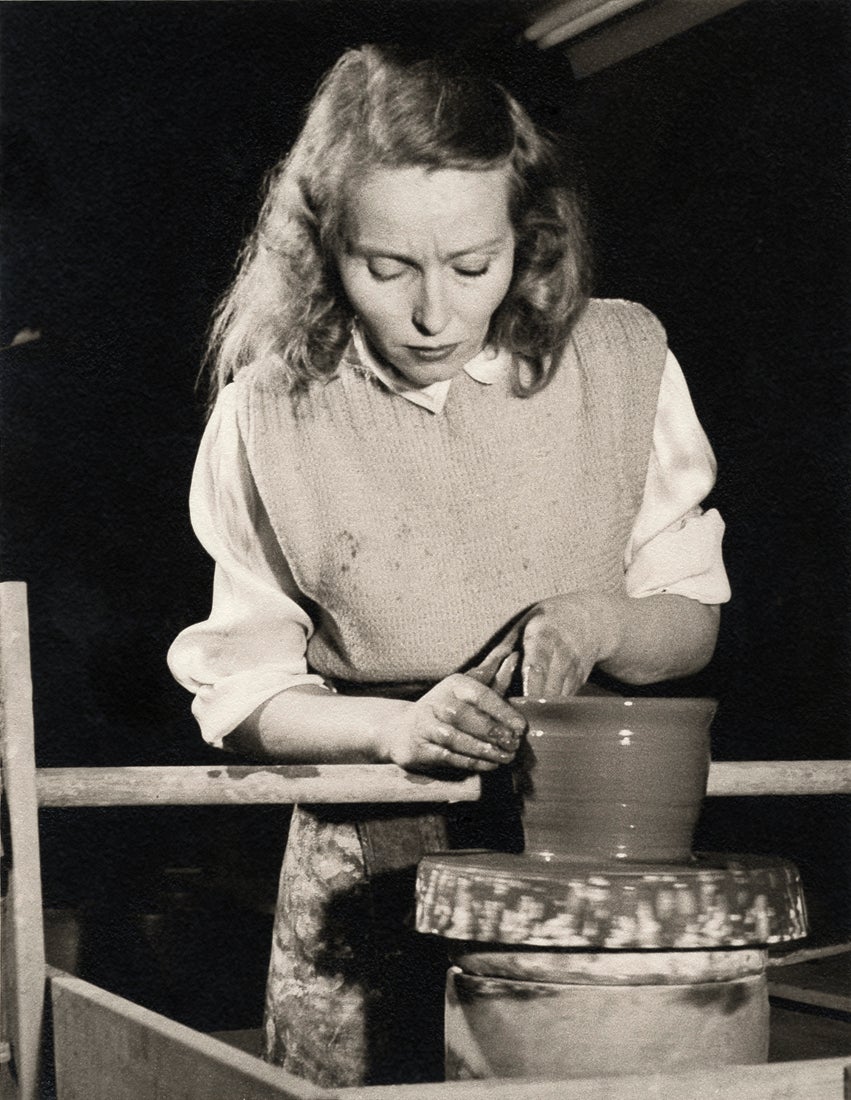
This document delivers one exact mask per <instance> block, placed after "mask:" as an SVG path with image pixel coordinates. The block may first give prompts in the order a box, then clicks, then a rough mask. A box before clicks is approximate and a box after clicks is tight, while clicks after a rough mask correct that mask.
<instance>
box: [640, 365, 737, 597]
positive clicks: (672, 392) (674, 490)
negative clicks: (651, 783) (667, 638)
mask: <svg viewBox="0 0 851 1100" xmlns="http://www.w3.org/2000/svg"><path fill="white" fill-rule="evenodd" d="M715 473H716V464H715V456H714V454H713V453H712V448H711V446H710V445H709V440H708V439H707V438H706V434H705V433H704V431H703V428H702V427H701V425H700V422H699V421H698V419H697V414H696V413H695V411H694V405H693V404H692V400H691V396H690V394H689V392H688V386H687V385H686V381H685V378H684V377H683V372H682V370H681V368H680V365H679V363H678V362H677V360H676V359H675V358H674V356H673V354H671V353H670V352H669V353H668V358H667V361H666V363H665V369H664V372H663V375H662V383H661V386H660V389H659V401H658V406H657V410H656V420H655V424H654V429H653V447H652V451H651V455H650V463H649V465H648V469H647V479H646V482H645V486H644V496H643V499H642V504H641V508H640V510H639V513H638V516H637V517H636V520H635V524H634V525H633V529H632V532H631V535H630V538H629V541H628V543H627V546H626V551H625V554H624V565H625V568H626V591H627V593H628V595H630V596H636V597H641V596H652V595H657V594H660V593H672V594H674V595H679V596H687V597H689V598H690V599H693V600H698V601H699V602H700V603H707V604H718V603H726V601H727V600H729V599H730V585H729V581H728V579H727V572H726V570H725V568H724V559H723V556H722V548H721V544H722V539H723V536H724V521H723V520H722V518H721V516H720V514H719V513H718V511H717V509H715V508H711V509H709V510H708V511H705V512H704V511H703V509H702V507H701V503H702V501H703V500H704V499H705V498H706V496H707V495H708V493H709V491H710V490H711V489H712V487H713V485H714V484H715Z"/></svg>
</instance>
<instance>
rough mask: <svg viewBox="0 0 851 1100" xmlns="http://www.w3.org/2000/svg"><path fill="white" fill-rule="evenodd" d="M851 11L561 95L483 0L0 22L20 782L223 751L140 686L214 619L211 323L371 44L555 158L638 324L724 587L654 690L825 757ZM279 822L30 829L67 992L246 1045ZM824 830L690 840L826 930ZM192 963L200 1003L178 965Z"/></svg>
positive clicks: (781, 829) (839, 528) (832, 662)
mask: <svg viewBox="0 0 851 1100" xmlns="http://www.w3.org/2000/svg"><path fill="white" fill-rule="evenodd" d="M847 10H848V9H847V7H846V5H845V4H844V3H842V2H840V0H792V2H787V0H783V2H780V0H751V2H750V3H748V4H745V5H744V6H742V7H740V8H737V9H734V10H732V11H730V12H728V13H726V14H725V15H722V16H720V17H718V18H716V19H714V20H712V21H710V22H709V23H707V24H705V25H703V26H701V27H698V28H695V29H694V30H692V31H690V32H687V33H686V34H684V35H681V36H680V37H678V38H676V39H674V40H671V41H669V42H666V43H664V44H662V45H660V46H658V47H656V48H655V49H653V50H650V51H647V52H646V53H644V54H642V55H640V56H638V57H635V58H632V59H629V60H627V61H625V62H622V63H621V64H619V65H617V66H615V67H614V68H612V69H610V70H608V71H606V72H603V73H600V74H597V75H595V76H593V77H591V78H589V79H587V80H584V81H581V82H575V81H574V79H573V76H572V74H571V70H570V68H569V65H568V62H567V60H566V58H565V56H564V54H563V52H562V51H561V50H560V49H559V48H556V49H554V50H551V51H549V52H547V53H541V52H540V51H538V50H537V49H536V48H535V47H532V46H530V45H527V44H521V43H520V42H519V41H518V40H517V36H518V31H519V29H520V26H521V23H520V22H519V19H518V17H517V14H516V12H515V9H514V8H512V7H511V6H503V5H501V4H498V3H488V4H486V3H473V2H468V3H463V2H452V0H444V2H441V3H424V2H417V0H407V2H406V0H397V2H395V3H391V2H389V0H385V2H383V3H381V2H370V3H366V2H347V3H346V2H337V3H326V2H322V0H311V2H309V3H303V2H298V0H293V2H289V3H284V2H279V3H267V2H264V0H254V2H250V3H231V2H217V3H209V2H203V0H200V2H192V3H182V2H177V3H156V4H154V3H120V2H119V3H86V2H83V3H60V4H56V3H51V2H47V3H16V2H8V0H7V2H4V3H3V4H2V5H0V30H2V47H0V48H2V67H0V104H2V115H0V122H1V123H2V145H3V154H4V158H3V159H4V172H3V222H2V253H3V257H4V260H3V267H2V301H3V306H2V318H0V344H3V345H8V344H9V343H10V341H11V339H12V338H13V336H14V335H15V333H16V332H17V331H18V330H19V329H21V328H23V327H24V326H30V327H32V328H37V329H39V330H40V331H41V333H42V336H41V339H40V341H38V342H36V343H30V344H27V345H22V346H19V347H15V348H10V349H7V350H4V351H3V352H2V353H0V368H2V374H0V387H2V388H0V410H1V411H2V507H3V543H2V577H3V579H15V580H25V581H27V582H28V584H29V598H30V614H31V630H32V659H33V675H34V691H35V721H36V734H37V755H38V763H39V764H40V765H42V766H58V765H99V764H101V765H103V764H155V763H156V764H179V763H198V762H205V761H208V760H216V761H217V760H219V759H220V757H219V755H218V754H216V753H214V752H213V750H210V749H208V748H206V747H205V746H204V745H203V744H202V742H201V740H200V737H199V735H198V733H197V729H196V727H195V725H194V722H193V720H192V718H191V716H190V714H189V698H188V696H187V695H186V694H185V693H184V692H183V691H182V689H180V688H179V687H177V686H176V685H175V684H174V683H173V682H172V681H171V679H170V676H169V674H168V671H167V669H166V666H165V653H166V650H167V648H168V645H169V643H170V642H171V640H172V639H173V637H174V636H175V635H176V634H177V632H178V631H179V630H180V629H181V628H182V627H184V626H185V625H187V624H189V623H191V622H194V621H197V620H198V619H199V618H203V617H205V616H206V613H207V609H208V607H209V598H210V595H209V593H210V581H211V576H212V567H211V563H210V562H209V561H208V560H207V559H206V557H205V556H204V554H203V553H202V551H201V550H200V548H199V547H198V546H197V545H196V543H195V542H194V539H193V536H192V533H191V530H190V527H189V522H188V515H187V504H186V502H187V494H188V488H189V479H190V474H191V469H192V463H193V458H194V453H195V449H196V447H197V443H198V439H199V436H200V432H201V429H202V426H203V415H202V402H201V399H200V397H199V395H198V394H197V393H196V391H195V379H196V373H197V370H198V364H199V359H200V355H201V351H202V347H203V340H204V334H205V329H206V325H207V321H208V318H209V315H210V312H211V309H212V307H213V304H214V302H215V300H216V299H217V297H218V296H219V294H220V293H221V292H222V291H223V289H224V287H225V285H226V284H227V282H228V279H229V276H230V274H231V272H232V265H233V261H234V258H235V255H236V251H237V249H238V246H239V243H240V241H241V239H242V238H243V236H244V234H245V233H246V231H247V230H248V228H249V227H250V225H251V223H252V220H253V217H254V215H255V214H256V211H257V209H258V195H259V187H260V183H261V179H262V175H263V172H264V171H265V169H267V168H268V167H269V166H270V165H271V164H272V163H273V162H274V161H275V160H276V159H277V157H278V156H279V155H280V153H281V152H282V151H283V150H284V149H285V148H286V147H287V145H288V144H289V143H290V142H291V140H292V139H293V137H294V136H295V134H296V132H297V129H298V126H299V118H300V112H301V111H302V109H303V107H304V105H305V103H306V101H307V99H308V98H309V96H310V94H311V92H312V90H313V88H314V87H315V84H316V81H317V80H318V78H319V76H320V75H321V73H322V72H323V71H324V70H325V69H326V68H327V66H328V65H329V64H330V63H331V62H332V61H333V60H334V59H335V58H336V57H337V56H338V54H339V53H340V51H341V50H342V49H343V48H345V47H346V46H349V45H357V44H360V43H362V42H364V41H386V40H399V41H405V42H408V43H409V44H410V43H416V44H417V45H419V46H421V47H423V48H424V49H426V50H427V49H429V48H432V47H441V46H446V45H452V46H455V47H458V48H461V49H462V50H464V51H465V52H466V53H467V54H468V55H469V56H470V57H471V58H474V59H476V60H478V61H479V62H480V63H481V64H482V65H484V66H485V67H487V68H488V69H489V70H490V71H491V72H493V73H494V74H495V75H496V76H497V77H498V78H499V79H501V80H503V82H504V83H505V84H506V85H507V86H508V87H509V88H510V90H512V91H513V92H514V93H515V94H516V95H517V96H518V97H519V98H520V99H521V100H522V101H523V102H524V103H525V104H526V106H527V107H528V108H529V109H530V110H531V112H532V114H533V115H534V116H535V117H536V118H537V120H538V121H539V122H542V123H543V124H544V125H547V126H549V127H551V128H553V129H555V130H557V131H560V132H562V133H565V134H567V135H569V137H570V140H571V141H572V143H573V146H574V147H575V150H576V163H577V169H578V172H579V175H580V178H581V179H582V180H583V181H584V188H585V190H586V191H587V194H588V197H589V200H590V204H591V222H592V228H593V232H594V238H595V244H596V251H597V292H598V293H600V294H602V295H609V296H617V297H625V298H633V299H637V300H639V301H642V302H644V303H645V304H646V305H648V306H649V307H650V308H651V309H653V310H654V311H655V312H656V313H657V314H658V315H659V317H660V318H661V319H662V321H663V322H664V324H665V325H666V327H667V329H668V333H669V339H670V343H671V346H672V348H673V349H674V351H675V353H676V354H677V356H678V357H679V359H680V361H681V363H682V364H683V367H684V369H685V372H686V376H687V378H688V380H689V383H690V386H691V390H692V394H693V397H694V401H695V405H696V407H697V410H698V414H699V416H700V418H701V420H702V422H703V424H704V427H705V428H706V430H707V433H708V434H709V437H710V439H711V440H712V442H713V445H714V447H715V450H716V454H717V457H718V463H719V479H718V485H717V488H716V490H715V492H714V494H713V497H712V500H711V501H710V503H711V504H714V505H715V506H717V507H718V508H719V509H720V510H721V513H722V515H723V516H724V518H725V520H726V522H727V538H726V543H725V553H726V560H727V566H728V571H729V574H730V578H731V583H732V587H733V592H734V598H733V602H732V603H731V604H730V605H729V606H728V607H727V608H725V611H724V616H723V626H722V631H721V638H720V642H719V646H718V652H717V655H716V657H715V659H714V661H713V663H712V665H711V666H710V668H709V669H707V670H706V671H705V672H704V673H703V674H701V676H700V677H698V678H696V680H695V681H694V682H691V683H688V684H683V685H678V686H677V687H676V688H673V689H671V690H677V691H681V692H682V691H684V692H687V693H697V692H700V693H706V694H711V695H714V696H716V697H717V698H718V699H719V700H720V707H719V713H718V717H717V719H716V723H715V727H714V733H713V737H714V752H715V756H716V758H717V759H796V758H798V759H807V758H828V759H829V758H835V757H847V756H848V755H849V715H851V697H850V696H851V676H849V655H851V654H849V649H851V645H850V644H849V638H851V632H849V580H848V578H849V558H850V557H851V554H849V548H850V544H851V539H849V534H850V533H851V526H849V504H851V494H849V479H848V471H849V468H850V467H849V459H851V453H849V452H851V433H849V425H851V420H849V381H848V380H849V376H848V369H847V357H846V351H847V348H848V344H849V316H851V311H849V290H851V277H849V272H851V262H849V233H848V215H849V203H848V197H849V196H848V186H849V183H848V181H849V176H848V169H849V156H848V153H849V146H848V138H849V130H848V106H849V99H851V89H849V75H848V74H849V72H851V65H850V64H849V63H851V49H849V43H850V42H851V28H850V27H849V19H848V14H847ZM659 690H665V689H664V688H662V689H659ZM286 814H287V811H286V810H285V809H280V810H278V809H274V810H267V809H257V808H251V809H248V810H233V809H230V810H225V809H224V808H221V809H215V810H210V809H200V808H199V809H190V810H180V811H178V810H153V809H152V810H134V811H130V810H124V811H118V810H103V811H74V812H71V811H57V810H53V811H43V813H42V844H43V860H44V865H45V894H46V900H47V902H48V904H49V905H51V906H53V907H58V906H66V907H73V908H75V909H77V910H78V912H79V913H81V914H82V926H83V950H82V960H83V961H82V963H81V965H82V966H83V969H84V971H85V976H90V977H92V978H93V979H94V980H97V981H100V982H101V983H102V984H105V985H108V986H109V987H110V988H114V989H117V990H118V991H120V992H126V993H128V994H129V995H132V996H135V997H136V998H137V999H140V1000H143V1001H146V1003H150V1004H153V1005H154V1006H155V1007H158V1008H161V1009H162V1010H163V1011H166V1012H168V1013H169V1014H171V1015H173V1016H176V1017H178V1018H181V1019H185V1020H186V1021H187V1022H190V1023H193V1024H195V1025H196V1026H202V1027H204V1026H209V1027H229V1026H233V1027H238V1026H243V1023H245V1022H248V1023H253V1022H255V1017H256V1016H257V1013H258V1012H259V1007H258V1005H257V989H258V988H259V987H260V986H262V977H263V970H264V966H265V958H266V951H267V949H268V943H267V940H266V935H267V932H268V919H269V918H268V909H269V904H270V899H271V896H272V891H273V888H274V876H275V869H276V868H275V865H276V861H277V860H278V859H279V857H280V852H281V849H282V846H283V843H284V838H285V832H286ZM848 820H849V819H848V816H847V805H846V804H845V802H844V800H842V799H840V798H821V799H761V800H749V801H748V802H747V803H743V802H741V801H739V800H713V801H711V802H710V803H709V804H708V805H707V808H706V812H705V814H704V818H703V820H702V824H701V826H700V831H699V838H698V839H699V843H700V845H701V846H702V847H712V848H719V849H722V850H734V851H766V852H777V853H780V854H785V855H788V856H790V857H791V858H794V859H795V860H796V861H797V862H798V864H799V866H800V867H801V870H802V872H803V874H804V879H805V883H806V886H807V891H808V897H809V901H810V905H811V909H812V914H813V924H814V940H819V939H831V938H836V937H838V936H841V935H845V936H847V934H848V929H849V925H851V916H849V913H851V902H849V890H848V878H847V871H846V870H845V868H846V866H847V855H848V841H849V827H848ZM178 960H179V963H180V965H179V967H178V963H177V961H178ZM181 968H182V970H181ZM193 968H195V971H197V976H198V977H199V981H200V982H201V983H202V987H203V990H204V991H205V992H202V993H201V994H199V993H198V989H199V985H198V983H195V981H194V978H193V979H192V980H190V981H189V982H184V981H183V980H182V979H179V978H178V977H176V976H175V975H176V974H177V973H178V972H180V973H192V972H193ZM236 973H242V974H243V975H244V976H245V982H244V983H243V984H244V986H245V988H244V989H242V988H241V987H240V988H237V987H236V985H235V984H234V975H235V974H236ZM237 984H238V983H237ZM216 990H218V992H215V991H216ZM222 991H227V992H226V996H225V997H222V996H221V994H222Z"/></svg>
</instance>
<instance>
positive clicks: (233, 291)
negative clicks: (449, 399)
mask: <svg viewBox="0 0 851 1100" xmlns="http://www.w3.org/2000/svg"><path fill="white" fill-rule="evenodd" d="M503 166H507V167H508V168H509V171H510V179H511V197H510V216H511V221H512V225H513V228H514V232H515V238H516V241H515V261H514V273H513V276H512V281H511V284H510V286H509V289H508V292H507V294H506V296H505V298H504V299H503V301H502V303H501V304H500V306H499V307H498V309H497V310H496V312H495V313H494V315H493V317H492V319H491V324H490V332H489V340H490V341H491V342H492V343H494V344H496V345H498V346H500V347H502V348H505V349H507V350H509V351H510V352H511V353H513V357H514V364H515V367H514V371H515V374H514V383H513V384H514V392H515V393H516V394H518V395H519V396H528V395H529V394H532V393H535V392H536V391H538V390H540V389H542V388H543V387H544V386H545V385H546V384H547V383H548V382H549V380H550V378H551V377H552V373H553V372H554V370H555V366H556V363H557V357H556V356H555V355H554V353H555V352H557V351H558V350H559V349H560V348H561V347H562V346H563V345H564V344H565V342H566V341H567V339H568V337H569V335H570V332H571V329H572V327H573V325H574V323H575V321H576V319H577V317H578V316H579V314H580V313H581V311H582V309H583V308H584V306H585V303H586V301H587V298H588V293H589V262H588V247H587V238H586V234H585V227H584V220H583V217H582V212H581V208H580V204H579V201H578V199H577V196H576V194H575V192H574V190H573V189H572V188H571V187H570V186H568V185H567V184H566V173H565V166H564V164H563V163H562V160H561V156H560V153H559V150H558V146H557V143H556V142H555V140H554V139H553V138H552V137H550V136H549V135H547V134H545V133H543V132H542V131H541V130H539V129H538V128H537V127H536V126H535V124H534V123H533V122H532V120H531V118H530V117H529V115H528V114H527V113H526V111H525V110H524V109H523V108H522V107H521V106H520V104H519V103H517V101H516V100H515V99H514V98H513V97H512V96H511V95H509V94H508V92H506V91H505V89H504V88H502V87H501V86H500V85H499V84H497V83H495V82H493V81H490V80H485V79H483V78H482V77H479V76H476V75H473V74H472V73H470V72H469V71H465V70H463V69H460V68H458V67H450V66H449V65H448V63H446V62H443V61H440V60H437V59H431V60H425V61H423V60H420V61H414V62H407V61H404V60H402V59H401V58H400V57H399V56H397V55H396V54H394V53H393V52H392V51H390V50H388V49H385V48H379V47H376V46H363V47H361V48H360V49H356V50H348V51H347V52H346V53H344V54H343V55H342V57H341V58H340V59H339V60H338V61H337V63H336V64H335V65H334V66H333V68H332V69H330V70H329V72H328V73H327V74H326V75H325V77H324V78H323V80H322V82H321V84H320V86H319V88H318V90H317V92H316V95H315V96H314V98H313V101H312V102H311V104H310V107H309V109H308V112H307V116H306V120H305V123H304V126H303V128H302V131H301V133H300V135H299V137H298V139H297V141H296V143H295V145H294V146H293V147H292V149H291V150H290V152H289V153H288V154H287V155H286V156H285V157H284V158H283V159H282V160H281V161H280V162H279V163H278V164H277V165H276V166H275V167H274V168H273V169H272V171H271V172H270V173H269V175H268V177H267V180H266V185H265V197H264V200H263V205H262V208H261V211H260V216H259V218H258V221H257V225H256V227H255V228H254V230H253V232H252V233H251V234H250V236H249V237H248V239H247V241H246V242H245V245H244V246H243V249H242V251H241V253H240V256H239V260H238V263H237V273H236V277H235V279H234V281H233V283H232V285H231V286H230V288H229V289H228V291H227V292H226V294H225V295H224V297H223V298H222V300H221V302H220V303H219V305H218V307H217V309H216V312H215V314H214V317H213V322H212V326H211V329H210V337H209V343H208V347H207V353H206V356H205V366H206V367H207V368H208V370H209V374H210V398H211V404H212V402H213V401H215V398H216V396H217V395H218V393H219V391H220V390H221V388H222V387H223V386H224V385H225V384H226V383H227V382H228V381H230V379H232V378H233V377H235V376H236V375H237V374H238V372H239V371H240V370H241V369H242V368H243V367H244V366H247V365H248V364H249V363H251V362H254V361H256V360H258V359H261V358H268V357H272V358H274V360H276V361H277V363H278V364H279V365H280V369H281V372H282V376H283V377H284V379H285V381H286V383H287V385H288V387H289V389H290V391H291V392H292V393H293V394H297V393H298V392H299V391H303V390H304V389H305V388H306V387H307V386H308V385H309V383H310V382H311V381H313V380H318V379H327V378H329V377H330V376H331V375H332V374H333V373H334V372H335V371H336V369H337V366H338V363H339V359H340V356H341V354H342V352H343V349H344V347H345V345H346V343H347V342H348V339H349V334H350V329H351V322H352V320H353V316H354V314H353V311H352V309H351V306H350V305H349V303H348V300H347V298H346V295H345V292H344V291H343V288H342V285H341V283H340V280H339V277H338V274H337V270H336V264H335V261H334V254H335V250H336V247H337V246H338V245H339V243H340V240H341V235H342V232H343V219H344V216H345V202H346V196H347V194H348V193H349V192H350V190H351V188H352V187H354V186H356V185H357V182H358V180H359V179H361V178H363V176H364V175H365V174H366V173H367V172H369V171H370V170H372V169H374V168H409V167H422V168H425V169H426V170H437V169H441V168H451V169H461V170H473V171H475V170H484V169H492V168H498V167H503Z"/></svg>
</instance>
